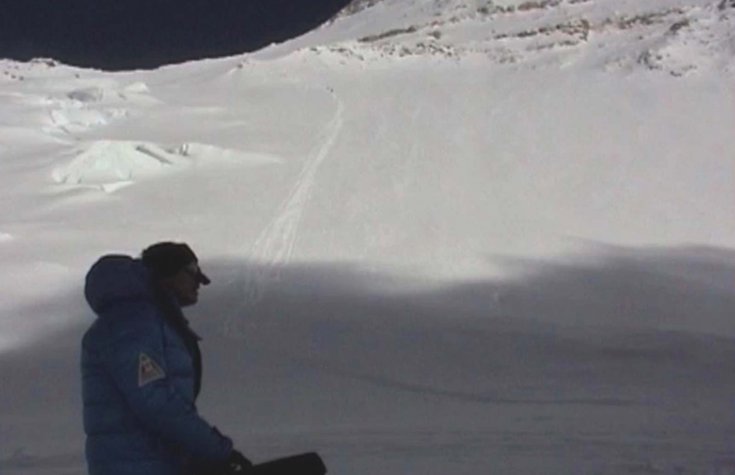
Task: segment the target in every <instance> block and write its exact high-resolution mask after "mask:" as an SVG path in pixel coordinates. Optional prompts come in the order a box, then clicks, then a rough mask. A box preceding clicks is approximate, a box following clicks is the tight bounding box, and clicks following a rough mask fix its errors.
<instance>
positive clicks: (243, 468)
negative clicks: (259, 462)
mask: <svg viewBox="0 0 735 475" xmlns="http://www.w3.org/2000/svg"><path fill="white" fill-rule="evenodd" d="M252 466H253V463H252V462H251V461H250V460H248V459H247V458H246V457H245V456H244V455H243V454H241V453H240V452H238V451H237V450H233V451H232V453H231V454H230V458H228V459H227V469H226V471H225V473H226V474H227V475H230V474H245V473H247V472H248V471H249V470H250V468H251V467H252Z"/></svg>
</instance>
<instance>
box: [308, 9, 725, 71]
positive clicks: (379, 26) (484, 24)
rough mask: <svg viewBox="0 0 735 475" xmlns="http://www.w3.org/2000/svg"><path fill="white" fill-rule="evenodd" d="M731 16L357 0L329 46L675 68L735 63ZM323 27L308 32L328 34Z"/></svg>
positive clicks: (355, 51) (501, 60) (373, 52)
mask: <svg viewBox="0 0 735 475" xmlns="http://www.w3.org/2000/svg"><path fill="white" fill-rule="evenodd" d="M734 18H735V9H734V8H733V7H732V4H731V3H728V2H727V1H720V2H716V1H712V0H656V1H650V0H649V1H646V2H640V1H635V0H627V1H621V0H540V1H532V0H506V1H491V0H436V1H421V0H414V1H409V0H358V1H355V2H352V3H351V4H350V5H348V7H347V8H345V9H344V10H343V12H342V13H341V14H340V15H339V16H338V17H337V18H335V19H334V20H333V22H332V23H331V24H330V25H329V26H328V27H327V28H325V30H331V31H333V34H332V35H331V37H330V40H331V41H334V42H336V43H338V44H337V45H332V47H331V48H330V49H331V50H332V51H341V52H343V53H344V54H346V55H349V56H352V57H355V56H357V57H360V58H363V59H373V60H374V59H376V58H383V57H385V56H398V57H411V56H416V55H426V54H431V55H439V56H444V57H448V58H456V59H465V58H474V59H477V60H483V59H484V60H489V61H492V62H495V63H498V64H508V63H510V64H517V63H525V62H544V61H550V62H554V63H557V64H568V63H570V62H581V61H593V62H596V63H601V64H600V65H601V66H603V67H605V68H607V69H629V68H632V67H635V66H636V65H639V64H640V65H643V66H645V67H648V68H651V69H658V70H663V71H666V72H669V73H670V74H672V75H677V76H678V75H684V74H688V73H692V72H694V71H697V70H698V69H703V68H710V67H714V68H716V69H717V70H718V71H721V70H724V71H727V72H729V73H732V71H733V57H734V56H735V54H734V53H735V47H734V46H733V45H735V33H733V31H735V24H734V22H735V20H734ZM323 33H324V32H323V31H322V32H319V33H317V34H316V35H313V36H311V35H306V36H305V37H304V39H307V38H310V37H313V38H318V42H319V41H323V39H324V38H323ZM328 36H329V35H328ZM304 39H302V40H301V41H303V40H304ZM344 42H346V43H347V44H340V43H344ZM350 42H356V44H350Z"/></svg>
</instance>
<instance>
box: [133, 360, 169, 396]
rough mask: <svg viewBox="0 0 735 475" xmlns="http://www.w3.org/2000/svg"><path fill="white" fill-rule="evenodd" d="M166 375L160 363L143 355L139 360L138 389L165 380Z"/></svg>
mask: <svg viewBox="0 0 735 475" xmlns="http://www.w3.org/2000/svg"><path fill="white" fill-rule="evenodd" d="M165 377H166V373H164V372H163V369H161V367H160V366H158V363H156V362H155V361H154V360H153V358H151V357H150V356H148V355H146V354H145V353H141V354H140V357H139V358H138V387H139V388H140V387H143V386H145V385H146V384H148V383H151V382H153V381H157V380H159V379H163V378H165Z"/></svg>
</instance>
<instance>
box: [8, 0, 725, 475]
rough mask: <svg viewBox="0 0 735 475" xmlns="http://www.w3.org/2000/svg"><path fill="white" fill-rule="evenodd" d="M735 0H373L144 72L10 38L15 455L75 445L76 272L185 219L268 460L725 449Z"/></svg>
mask: <svg viewBox="0 0 735 475" xmlns="http://www.w3.org/2000/svg"><path fill="white" fill-rule="evenodd" d="M643 3H645V4H646V5H645V7H644V6H643ZM733 18H735V6H733V4H732V2H727V1H722V2H708V1H706V0H688V1H687V0H676V1H665V0H650V1H647V2H627V1H620V2H614V1H612V0H586V1H584V0H582V1H580V0H576V1H572V0H569V1H540V2H511V1H504V2H462V1H459V0H452V1H445V2H430V1H423V2H422V1H418V0H415V1H409V0H402V1H401V2H398V1H391V0H385V1H383V2H364V1H363V2H355V3H354V4H353V6H352V7H351V8H350V9H348V10H347V11H346V13H345V15H343V16H342V17H339V18H337V19H336V20H335V21H333V22H332V23H330V24H328V25H326V26H325V27H323V28H321V29H320V30H317V31H315V32H312V33H310V34H309V35H306V36H304V37H302V38H299V39H296V40H294V41H292V42H290V43H286V44H283V45H275V46H273V47H271V48H268V49H266V50H263V51H261V52H258V53H255V54H251V55H245V56H239V57H233V58H223V59H216V60H205V61H198V62H192V63H188V64H182V65H176V66H168V67H164V68H161V69H159V70H155V71H133V72H125V73H115V74H113V73H105V72H100V71H93V70H83V69H76V68H73V67H69V66H65V65H60V64H57V63H55V62H53V61H46V60H38V61H34V62H31V63H24V64H21V63H14V62H9V61H0V203H2V209H3V212H2V215H0V256H1V257H0V258H1V259H2V263H3V272H2V273H0V283H2V286H3V289H4V292H3V297H2V299H0V473H1V474H11V475H80V474H82V473H85V465H84V458H83V445H84V437H83V433H82V429H81V407H80V406H81V403H80V397H79V389H80V384H79V374H78V348H79V342H80V338H81V335H82V333H83V332H84V330H85V329H86V327H87V326H88V325H89V324H90V322H91V321H92V318H93V315H92V314H91V311H89V310H88V309H87V308H86V305H85V303H84V302H83V298H82V293H81V288H82V283H83V278H84V274H85V273H86V271H87V269H88V268H89V266H90V265H91V264H92V263H93V262H94V260H95V259H96V258H97V257H99V256H100V255H102V254H105V253H110V252H124V253H129V254H137V253H139V252H140V250H141V249H142V248H143V247H145V246H146V245H148V244H150V243H153V242H156V241H159V240H169V239H173V240H183V241H187V242H188V243H190V244H191V245H192V247H193V248H194V249H195V250H196V251H197V253H198V254H199V256H200V259H201V264H202V267H203V268H204V269H205V271H206V272H207V274H208V275H210V277H212V280H213V285H211V286H210V287H208V288H206V289H204V291H203V293H202V301H201V302H200V304H199V305H198V306H196V307H194V308H192V309H191V310H189V311H188V315H189V316H190V317H191V319H192V321H193V325H194V327H195V328H196V329H197V330H199V331H200V332H201V333H202V335H203V336H204V342H203V350H204V355H205V383H204V392H203V395H202V398H201V400H200V409H201V412H202V413H203V414H204V415H205V417H206V418H207V419H209V420H210V421H212V422H213V423H214V424H216V425H217V426H218V427H219V428H220V430H222V432H224V433H227V434H230V435H231V436H232V437H233V438H234V439H235V441H236V445H237V446H238V447H239V448H240V449H241V450H242V451H243V452H244V453H245V454H246V455H248V456H249V457H250V458H252V459H253V460H256V461H259V460H265V459H268V458H271V457H276V456H280V455H286V454H289V453H292V452H296V451H305V450H317V451H319V452H320V453H322V454H323V456H324V458H325V460H326V462H327V464H328V466H329V468H330V473H335V474H349V475H374V474H381V475H410V474H421V475H446V474H452V475H477V474H496V473H497V474H506V473H507V474H519V473H523V474H593V473H594V474H624V473H667V474H668V473H692V474H727V473H735V455H733V451H732V449H733V447H735V377H733V375H735V289H734V288H733V283H735V134H734V133H733V132H735V76H734V72H735V69H734V68H733V64H734V59H733V58H734V57H735V54H734V53H735V39H734V38H735V36H733V33H732V31H735V30H733V28H732V24H733Z"/></svg>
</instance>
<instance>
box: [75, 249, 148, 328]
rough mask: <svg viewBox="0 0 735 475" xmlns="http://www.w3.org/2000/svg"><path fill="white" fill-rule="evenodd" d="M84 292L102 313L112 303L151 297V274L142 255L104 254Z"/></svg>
mask: <svg viewBox="0 0 735 475" xmlns="http://www.w3.org/2000/svg"><path fill="white" fill-rule="evenodd" d="M84 296H85V298H86V299H87V303H88V304H89V306H90V307H91V308H92V310H94V312H95V313H96V314H98V315H99V314H100V313H101V312H103V311H104V310H105V308H106V307H107V306H109V305H111V304H115V303H119V302H126V301H131V300H151V299H153V290H152V286H151V276H150V273H149V271H148V269H147V268H146V267H145V265H144V264H143V263H142V262H141V260H140V259H134V258H132V257H130V256H123V255H109V256H103V257H101V258H100V259H99V260H98V261H97V262H95V263H94V265H93V266H92V267H91V269H89V272H88V273H87V277H86V279H85V284H84Z"/></svg>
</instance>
